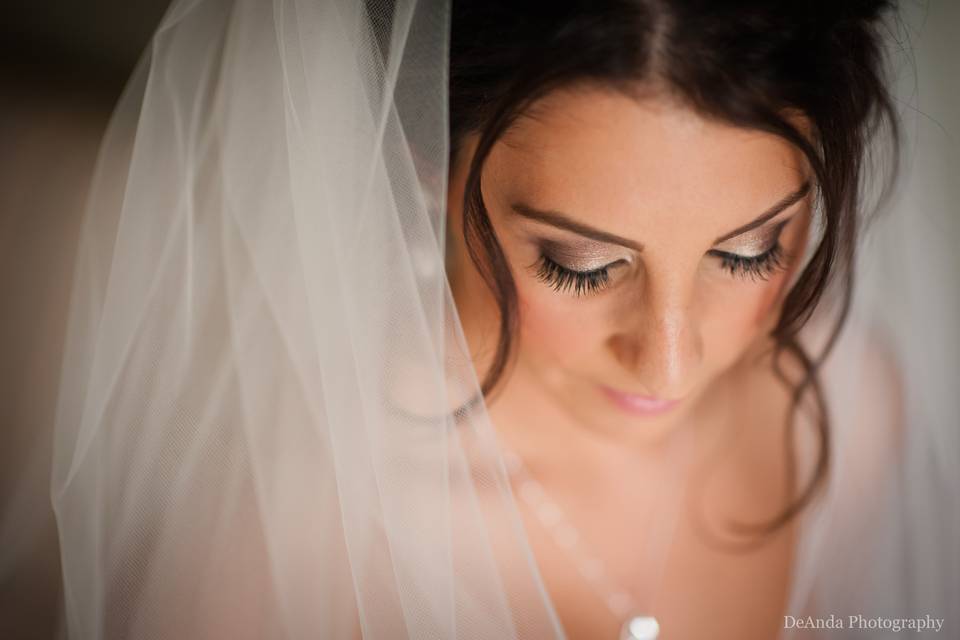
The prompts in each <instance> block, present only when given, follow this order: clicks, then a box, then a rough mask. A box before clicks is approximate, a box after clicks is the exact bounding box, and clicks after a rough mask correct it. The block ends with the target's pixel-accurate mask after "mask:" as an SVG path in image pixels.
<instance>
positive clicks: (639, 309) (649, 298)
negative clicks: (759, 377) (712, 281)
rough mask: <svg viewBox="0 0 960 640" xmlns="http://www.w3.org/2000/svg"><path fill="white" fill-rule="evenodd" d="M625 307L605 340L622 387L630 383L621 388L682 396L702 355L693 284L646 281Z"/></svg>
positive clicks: (675, 397) (664, 395) (662, 396)
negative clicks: (618, 323) (618, 325)
mask: <svg viewBox="0 0 960 640" xmlns="http://www.w3.org/2000/svg"><path fill="white" fill-rule="evenodd" d="M629 305H630V309H629V310H626V312H625V313H624V314H623V317H624V323H623V325H622V327H621V328H620V329H619V330H618V331H616V332H615V333H614V334H613V335H611V337H610V338H609V341H608V346H609V348H610V350H611V351H612V352H613V355H614V358H615V360H616V361H617V362H618V363H619V365H620V367H621V368H622V369H623V370H624V371H623V372H621V376H620V379H621V380H622V384H623V385H631V386H630V387H621V388H620V390H621V391H625V392H628V393H638V394H644V395H649V396H653V397H656V398H662V399H665V400H674V399H679V398H683V397H686V396H687V394H688V393H689V391H690V390H691V388H692V386H693V384H694V382H695V379H694V378H695V373H696V370H697V367H698V365H699V364H700V362H701V359H702V353H703V342H702V337H701V333H700V326H699V322H698V319H697V317H696V313H695V309H694V308H693V307H694V305H693V295H692V286H684V285H683V284H682V283H678V282H676V281H672V282H670V281H667V282H662V283H651V282H650V281H648V282H647V284H646V286H645V287H644V290H643V291H642V292H640V293H639V295H638V296H637V297H633V298H632V299H631V300H630V301H629ZM623 373H625V374H626V375H623Z"/></svg>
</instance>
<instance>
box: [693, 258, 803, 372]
mask: <svg viewBox="0 0 960 640" xmlns="http://www.w3.org/2000/svg"><path fill="white" fill-rule="evenodd" d="M786 278H787V276H786V275H785V274H777V275H776V276H772V277H771V278H770V279H769V280H768V281H767V282H765V283H756V284H754V283H749V284H742V285H738V288H739V291H737V292H736V293H734V292H732V291H731V290H730V289H727V290H726V291H725V292H724V295H723V296H722V297H723V302H722V304H714V305H713V306H712V310H710V311H709V312H708V313H707V316H706V318H705V319H704V322H703V324H702V325H701V330H702V338H703V341H704V346H705V352H706V353H708V354H711V355H710V356H709V359H710V362H709V363H708V364H707V368H708V369H710V370H712V371H714V372H717V371H721V370H723V369H725V368H726V367H728V366H730V365H732V364H733V363H734V362H735V361H736V360H737V359H738V358H740V356H742V355H743V353H744V352H745V351H746V350H747V349H749V348H750V346H751V345H752V344H753V343H754V342H755V341H756V340H758V339H762V337H763V336H765V335H766V334H767V333H769V331H770V330H771V329H772V328H773V325H774V323H775V321H776V318H777V315H778V311H779V292H780V291H781V290H782V288H783V285H784V283H785V282H786Z"/></svg>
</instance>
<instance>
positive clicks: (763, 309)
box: [753, 271, 790, 329]
mask: <svg viewBox="0 0 960 640" xmlns="http://www.w3.org/2000/svg"><path fill="white" fill-rule="evenodd" d="M789 273H790V272H789V271H787V272H781V273H778V274H777V275H775V276H772V277H771V278H770V279H769V280H768V281H767V282H766V284H765V285H764V288H763V292H762V293H761V294H760V298H759V300H758V302H757V306H756V311H755V312H754V316H753V325H754V327H756V328H757V329H760V328H763V327H767V326H771V327H772V326H773V323H775V322H776V319H777V318H776V317H775V316H777V315H778V314H779V306H780V303H781V301H782V300H781V294H785V293H786V291H784V288H785V287H786V284H787V282H788V276H789Z"/></svg>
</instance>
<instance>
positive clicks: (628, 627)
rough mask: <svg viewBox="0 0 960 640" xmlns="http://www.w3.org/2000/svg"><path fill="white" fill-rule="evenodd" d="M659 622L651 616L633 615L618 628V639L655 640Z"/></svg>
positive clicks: (658, 632)
mask: <svg viewBox="0 0 960 640" xmlns="http://www.w3.org/2000/svg"><path fill="white" fill-rule="evenodd" d="M659 634H660V624H659V623H658V622H657V619H656V618H654V617H653V616H633V617H631V618H630V619H629V620H627V621H626V622H624V623H623V627H621V628H620V640H656V638H657V636H658V635H659Z"/></svg>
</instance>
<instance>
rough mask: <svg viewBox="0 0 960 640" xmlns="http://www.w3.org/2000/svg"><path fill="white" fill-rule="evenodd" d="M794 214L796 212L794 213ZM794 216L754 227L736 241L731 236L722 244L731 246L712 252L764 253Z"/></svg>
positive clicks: (774, 242)
mask: <svg viewBox="0 0 960 640" xmlns="http://www.w3.org/2000/svg"><path fill="white" fill-rule="evenodd" d="M794 215H796V214H794ZM793 218H794V216H790V217H789V218H785V219H784V220H780V221H779V222H776V223H773V224H770V223H768V225H766V226H763V227H760V228H759V229H754V230H752V231H751V232H749V233H748V234H744V235H743V236H742V238H741V239H740V240H739V241H737V239H735V238H731V239H729V240H727V241H726V242H724V243H722V245H720V246H723V245H728V246H731V245H732V246H731V248H730V249H729V250H728V249H714V250H713V251H714V252H718V253H728V254H733V255H741V256H744V255H746V256H747V257H750V256H756V255H760V254H762V253H765V252H766V251H768V250H769V249H770V247H771V246H772V245H775V244H776V243H777V241H778V240H779V238H780V235H781V234H782V233H783V228H784V227H785V226H787V224H788V223H789V222H790V221H791V220H793ZM744 251H747V252H748V254H744Z"/></svg>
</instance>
